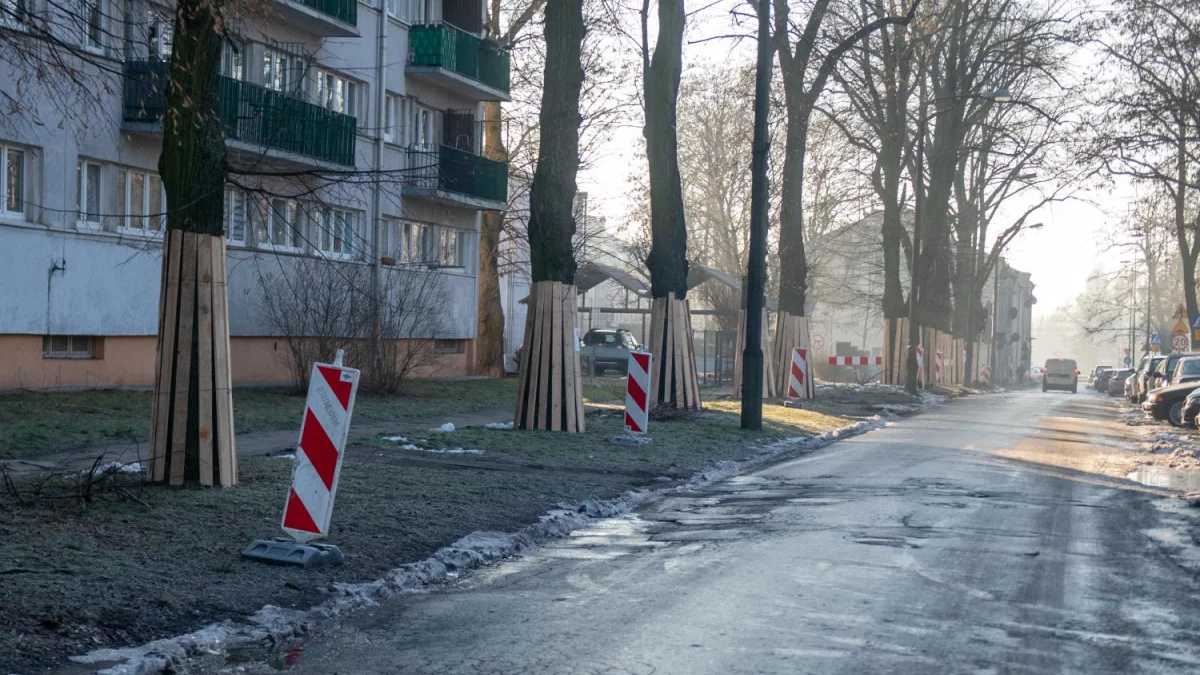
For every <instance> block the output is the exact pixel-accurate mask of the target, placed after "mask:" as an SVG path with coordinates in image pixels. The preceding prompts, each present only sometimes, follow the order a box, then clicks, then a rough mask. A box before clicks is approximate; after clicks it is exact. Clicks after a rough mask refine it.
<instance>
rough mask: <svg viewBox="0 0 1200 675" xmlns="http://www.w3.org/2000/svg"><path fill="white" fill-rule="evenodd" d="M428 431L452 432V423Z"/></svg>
mask: <svg viewBox="0 0 1200 675" xmlns="http://www.w3.org/2000/svg"><path fill="white" fill-rule="evenodd" d="M430 431H445V432H451V431H454V422H446V423H445V424H443V425H442V426H440V427H438V428H436V429H430Z"/></svg>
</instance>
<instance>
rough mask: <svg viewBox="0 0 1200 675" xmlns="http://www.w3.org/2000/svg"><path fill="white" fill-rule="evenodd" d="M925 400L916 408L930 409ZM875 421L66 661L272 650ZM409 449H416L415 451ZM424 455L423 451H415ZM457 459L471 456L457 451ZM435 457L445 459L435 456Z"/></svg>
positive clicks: (165, 662) (149, 660) (129, 670)
mask: <svg viewBox="0 0 1200 675" xmlns="http://www.w3.org/2000/svg"><path fill="white" fill-rule="evenodd" d="M932 402H933V400H932V399H929V400H927V401H925V402H924V403H923V404H922V405H932ZM890 417H891V416H890V415H889V416H887V417H884V416H879V415H876V416H874V417H871V418H869V419H865V420H861V421H859V422H856V423H854V424H849V425H846V426H844V427H841V428H838V429H835V430H833V431H829V432H826V433H824V434H821V435H820V436H813V437H810V436H797V437H793V438H788V439H784V440H781V441H776V442H773V443H767V444H764V445H761V446H759V452H758V453H757V454H755V455H753V456H751V457H750V458H749V459H746V460H743V461H740V462H734V461H728V460H725V461H720V462H716V463H714V464H713V465H712V466H710V467H708V468H707V469H704V470H703V471H700V472H698V473H696V474H694V475H693V476H692V477H691V478H690V479H688V480H687V481H685V482H684V483H682V484H679V485H674V486H671V487H663V488H658V489H652V490H646V489H640V490H629V491H627V492H625V493H624V494H622V495H621V496H620V497H617V498H616V499H611V500H597V499H588V500H585V501H582V502H579V503H577V504H569V505H568V504H564V505H560V508H558V509H554V510H552V511H549V512H548V513H546V514H544V515H542V516H541V517H540V518H539V520H538V522H537V523H534V524H532V525H528V526H526V527H524V528H522V529H520V530H518V531H516V532H511V533H507V532H472V533H471V534H468V535H467V536H465V537H463V538H461V539H459V540H458V541H456V542H454V543H453V544H451V545H450V546H447V547H445V548H442V549H440V550H438V551H437V552H436V553H434V554H433V555H432V556H430V557H429V558H426V559H425V560H421V561H418V562H414V563H407V564H404V565H401V566H399V567H396V568H394V569H392V570H391V571H390V572H388V573H387V574H386V575H385V576H384V577H382V578H380V579H376V580H375V581H369V582H363V583H356V584H334V588H333V593H332V597H330V599H328V600H326V601H325V602H323V603H321V604H320V605H317V606H316V607H313V608H311V609H308V610H295V609H286V608H280V607H275V606H273V605H267V606H265V607H263V608H262V609H261V610H259V611H258V612H256V613H254V614H253V615H251V616H250V617H248V618H246V619H245V620H243V621H240V622H239V621H232V620H227V621H223V622H221V623H215V624H210V625H208V626H205V627H204V628H201V629H199V630H197V631H194V632H192V633H188V634H186V635H181V636H177V637H172V638H165V639H162V640H156V641H154V642H150V643H147V644H145V645H141V646H137V647H125V648H120V649H99V650H95V651H93V652H90V653H88V654H85V655H82V656H73V657H71V660H72V661H75V662H76V663H84V664H95V663H106V662H121V663H119V664H118V665H115V666H112V667H110V668H106V669H104V670H100V671H98V675H154V674H157V673H167V672H184V671H185V668H186V666H185V664H186V663H187V661H188V660H189V659H191V658H192V657H194V656H197V655H199V654H214V653H215V654H221V653H225V652H227V651H228V650H230V649H236V648H239V647H245V646H250V645H255V644H260V643H262V642H264V641H272V642H279V641H283V640H287V639H290V638H293V637H296V636H298V635H301V634H302V633H304V632H305V631H306V630H308V628H309V626H310V624H312V623H313V622H315V621H320V620H328V619H333V618H337V617H340V616H343V615H346V614H348V613H350V612H353V611H355V610H358V609H361V608H364V607H371V606H374V605H377V604H379V602H380V601H382V600H385V599H387V598H390V597H394V596H396V595H400V594H405V593H413V592H417V591H419V590H421V588H423V587H424V586H425V585H427V584H430V583H434V582H439V581H445V580H447V579H452V578H455V577H457V576H458V575H459V574H460V573H461V572H464V571H466V570H469V569H472V568H475V567H479V566H482V565H487V564H492V563H496V562H499V561H501V560H503V559H505V558H510V557H512V556H516V555H520V554H522V553H524V552H526V551H528V550H530V549H532V548H534V547H536V546H537V545H538V544H541V543H544V542H547V541H550V540H553V539H560V538H563V537H566V536H568V535H569V534H570V533H571V532H573V531H574V530H577V529H579V528H582V527H585V526H587V525H589V524H590V523H591V522H592V521H593V520H595V519H601V518H616V517H623V516H625V515H626V514H628V513H629V512H630V511H632V510H634V509H635V508H637V507H639V506H641V505H642V504H645V503H647V502H650V501H653V500H656V499H661V498H663V497H665V496H667V495H670V494H674V493H678V492H684V491H692V490H696V489H697V488H701V487H704V486H706V485H708V484H710V483H713V482H715V481H719V480H723V479H725V478H729V477H730V476H734V475H737V474H740V473H745V472H746V471H749V470H751V469H754V468H755V467H758V466H761V465H763V464H766V463H767V462H771V461H774V460H778V459H781V458H783V457H786V456H791V455H800V454H803V453H806V452H811V451H813V450H816V449H818V448H821V447H824V446H826V445H828V444H830V443H832V442H834V441H837V440H839V439H843V438H847V437H850V436H857V435H859V434H862V433H865V432H867V431H871V430H873V429H878V428H880V427H882V426H885V425H886V424H887V422H888V420H889V419H890ZM414 447H415V446H414ZM416 449H418V450H422V451H429V450H427V449H424V448H416ZM457 450H459V451H460V452H464V453H469V452H470V450H465V449H462V448H458V449H457ZM442 452H446V451H445V450H442Z"/></svg>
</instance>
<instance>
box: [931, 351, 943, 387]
mask: <svg viewBox="0 0 1200 675" xmlns="http://www.w3.org/2000/svg"><path fill="white" fill-rule="evenodd" d="M942 365H943V363H942V350H940V349H939V350H937V351H936V352H934V353H933V377H934V381H935V382H937V383H939V384H940V383H941V381H942Z"/></svg>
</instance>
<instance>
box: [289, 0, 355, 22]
mask: <svg viewBox="0 0 1200 675" xmlns="http://www.w3.org/2000/svg"><path fill="white" fill-rule="evenodd" d="M296 2H298V3H300V4H301V5H304V6H305V7H308V8H310V9H315V10H317V11H318V12H320V13H322V14H325V15H327V16H332V17H333V18H335V19H337V20H338V21H344V22H346V23H348V24H350V25H351V26H357V25H358V0H296Z"/></svg>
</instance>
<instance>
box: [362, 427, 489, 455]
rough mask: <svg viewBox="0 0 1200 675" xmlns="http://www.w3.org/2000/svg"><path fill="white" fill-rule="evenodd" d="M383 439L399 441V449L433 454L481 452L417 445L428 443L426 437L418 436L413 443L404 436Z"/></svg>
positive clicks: (473, 449)
mask: <svg viewBox="0 0 1200 675" xmlns="http://www.w3.org/2000/svg"><path fill="white" fill-rule="evenodd" d="M430 431H438V432H441V431H445V429H431V430H430ZM383 440H385V441H390V442H392V443H401V444H402V445H401V446H400V449H401V450H408V451H410V452H431V453H433V454H435V455H482V454H483V450H479V449H478V448H431V447H426V446H424V445H419V444H420V443H428V442H429V439H427V438H418V439H417V440H416V442H415V443H409V442H408V439H407V438H405V437H404V436H384V437H383Z"/></svg>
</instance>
